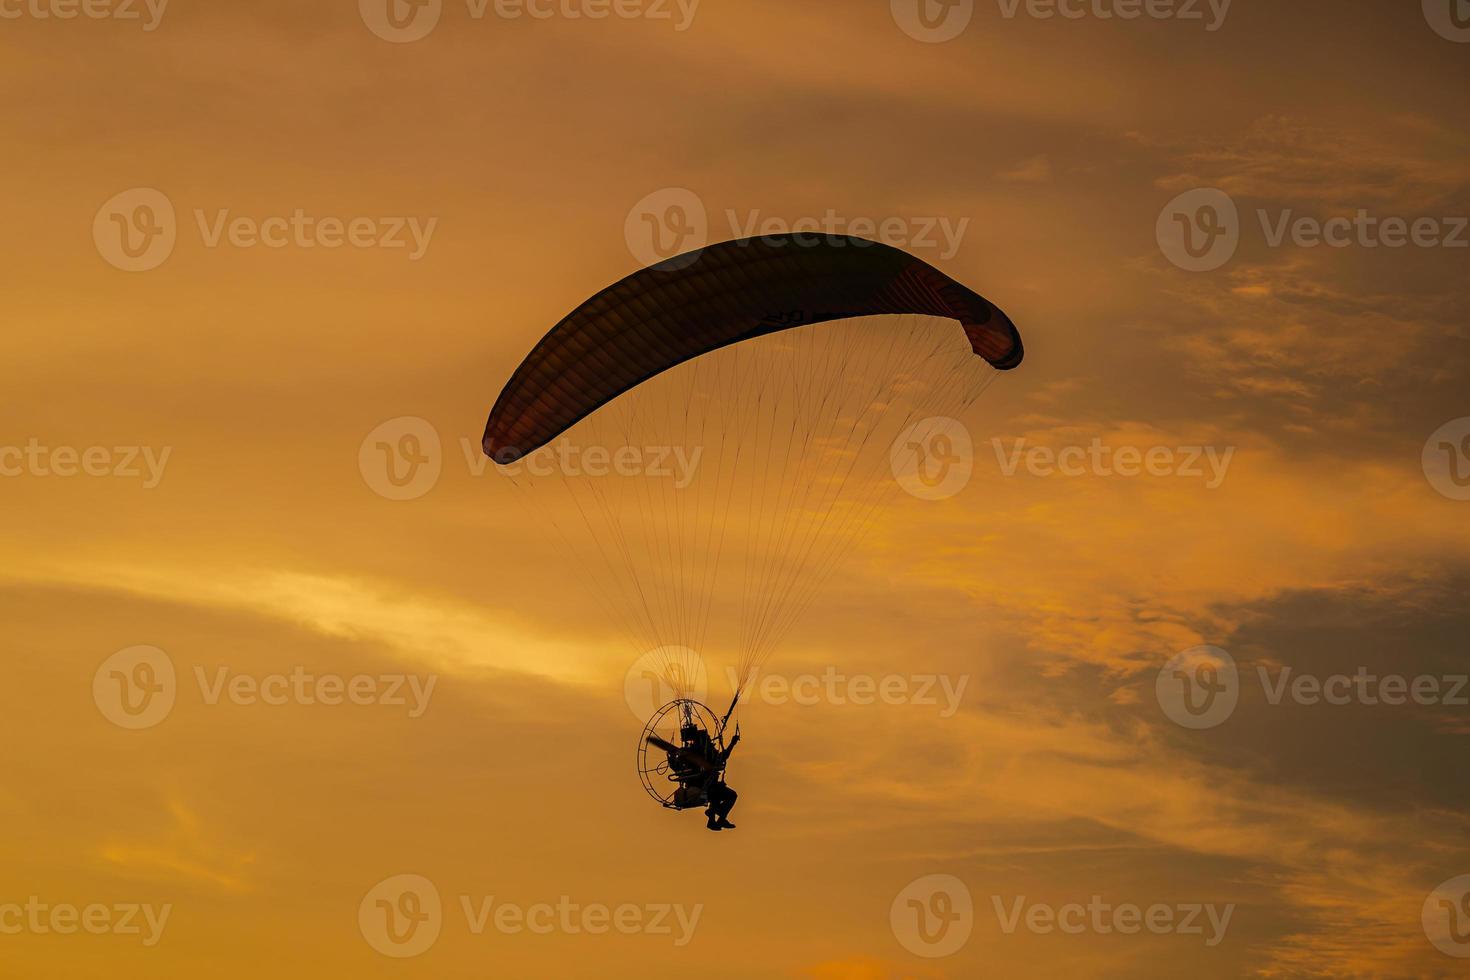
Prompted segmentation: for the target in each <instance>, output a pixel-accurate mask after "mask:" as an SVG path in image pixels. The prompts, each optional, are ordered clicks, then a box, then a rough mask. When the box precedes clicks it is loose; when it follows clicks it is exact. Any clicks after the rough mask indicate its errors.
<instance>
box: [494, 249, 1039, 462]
mask: <svg viewBox="0 0 1470 980" xmlns="http://www.w3.org/2000/svg"><path fill="white" fill-rule="evenodd" d="M885 314H920V315H926V316H938V317H946V318H949V319H953V320H958V321H959V323H960V325H961V326H962V327H963V328H964V331H965V335H966V337H967V338H968V339H969V342H970V346H971V349H972V350H973V351H974V352H975V354H976V355H978V356H980V357H983V358H984V359H985V360H986V361H988V362H989V363H990V364H991V365H992V366H993V367H995V368H996V369H998V370H1002V371H1008V370H1010V369H1011V368H1014V367H1016V366H1017V365H1019V364H1020V363H1021V360H1022V357H1023V356H1024V350H1023V348H1022V345H1021V335H1020V334H1019V333H1018V332H1017V330H1016V327H1015V325H1014V324H1012V323H1011V321H1010V319H1009V318H1008V317H1007V316H1006V315H1005V314H1004V313H1002V312H1001V311H1000V310H999V309H998V308H997V307H996V306H995V305H993V304H992V303H991V302H990V301H989V300H986V299H985V298H984V297H982V296H980V295H979V294H978V293H975V292H973V291H972V290H970V289H968V288H967V287H965V286H962V285H960V284H959V283H958V282H955V281H954V280H953V279H951V278H949V276H946V275H945V274H944V273H942V272H940V271H939V270H938V269H936V268H934V267H933V266H931V265H929V264H928V263H926V262H923V261H921V260H920V259H918V258H915V257H914V256H912V255H909V254H908V253H907V252H904V251H902V250H900V249H896V248H893V247H892V246H889V245H884V244H882V243H880V242H874V241H869V240H867V239H863V238H851V237H846V236H835V235H802V234H796V235H774V236H764V237H761V238H748V239H741V240H739V241H732V242H724V243H723V244H720V245H712V246H710V247H708V248H705V249H701V250H699V251H698V252H694V253H689V254H688V255H683V256H679V257H677V258H674V259H669V260H668V261H666V262H662V263H660V264H658V265H654V266H650V267H648V268H646V269H643V270H641V271H639V272H636V273H634V274H633V275H631V276H629V277H628V278H626V279H624V280H622V281H621V282H619V283H616V284H615V285H612V286H609V287H608V288H607V289H604V290H603V291H602V292H600V293H598V294H597V295H596V296H593V297H592V298H591V299H589V300H587V301H586V302H585V303H583V304H582V305H581V306H579V307H577V309H575V310H573V311H572V312H571V313H570V314H568V315H567V316H566V318H564V319H563V320H562V321H561V322H560V323H558V324H557V325H556V326H555V327H553V328H552V330H551V331H550V332H549V333H548V334H547V335H546V336H545V337H543V338H542V339H541V341H540V343H538V344H537V345H536V347H535V349H534V350H532V351H531V353H530V355H529V356H527V358H526V359H525V361H524V362H522V364H521V366H520V367H519V368H517V369H516V372H515V374H514V375H513V376H512V377H511V379H510V383H509V384H507V385H506V386H505V389H504V390H503V391H502V392H501V393H500V397H499V399H497V400H496V402H495V407H494V408H493V409H492V410H491V412H490V419H489V422H488V423H487V424H486V426H485V437H484V440H483V445H484V450H485V453H486V455H488V456H489V457H490V458H491V459H492V460H494V461H495V462H496V463H499V464H501V465H509V464H511V463H514V462H516V461H517V460H519V459H520V458H521V457H522V456H525V455H526V454H527V453H530V452H534V451H535V450H537V449H539V448H540V447H542V446H544V445H546V443H548V442H550V441H551V440H552V439H555V438H556V437H557V436H559V435H561V434H562V433H563V432H565V431H566V430H567V429H568V428H570V427H571V426H573V425H575V424H576V423H577V422H578V421H579V420H581V419H583V418H585V417H586V416H587V415H589V414H591V413H592V412H595V411H596V410H597V409H598V408H600V407H601V406H603V405H605V404H607V403H608V402H609V401H612V400H613V399H614V398H617V397H618V396H619V395H621V394H622V393H624V392H626V391H628V390H629V389H631V388H634V387H636V386H638V385H640V384H642V383H643V382H644V381H647V380H648V379H649V378H652V377H654V376H656V375H658V374H661V373H663V372H664V371H667V370H668V369H670V368H672V367H674V366H675V365H678V364H682V363H684V362H685V361H688V360H690V359H692V358H695V357H699V356H700V355H702V354H707V353H709V352H711V351H714V350H718V349H719V348H721V347H726V346H729V345H730V344H736V343H739V342H741V341H745V340H750V339H752V338H755V337H761V336H765V335H768V334H772V333H777V332H780V331H783V330H792V329H795V328H798V327H803V326H807V325H810V324H815V323H823V322H826V321H830V320H842V319H850V318H853V317H864V316H877V315H885Z"/></svg>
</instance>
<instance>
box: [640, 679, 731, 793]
mask: <svg viewBox="0 0 1470 980" xmlns="http://www.w3.org/2000/svg"><path fill="white" fill-rule="evenodd" d="M676 709H677V710H678V712H679V713H678V715H677V718H676V720H677V724H676V725H675V727H674V730H673V731H672V735H673V737H672V738H669V737H668V735H669V734H670V733H667V732H661V731H660V730H659V724H660V723H661V722H663V721H664V719H665V718H667V717H668V716H669V714H670V712H673V711H675V710H676ZM691 721H693V722H695V723H696V724H698V725H699V726H700V727H701V728H703V729H704V730H705V731H706V732H708V733H709V736H710V739H711V741H713V743H714V745H715V747H716V748H718V749H719V750H720V751H721V752H723V751H724V750H725V731H724V728H723V727H722V726H721V725H720V718H719V716H718V715H716V714H715V713H714V711H713V710H711V709H710V707H709V706H708V705H706V704H704V703H703V702H700V701H695V700H694V699H693V698H675V699H674V700H673V701H670V702H669V703H668V704H666V705H664V706H663V707H662V708H659V709H658V710H657V711H655V712H654V713H653V717H652V718H650V719H649V720H648V724H646V725H644V726H643V732H642V733H641V734H640V735H639V736H638V779H639V780H640V781H641V782H642V783H643V789H644V790H645V791H647V793H648V795H649V796H651V797H653V799H654V801H655V802H657V803H658V804H659V806H662V807H663V808H665V809H667V810H691V809H696V808H697V807H698V806H704V804H703V803H700V804H697V805H696V804H687V805H683V806H681V805H679V804H678V803H676V802H674V794H675V792H676V791H677V790H678V788H679V785H680V784H679V781H678V780H677V779H675V778H674V776H673V775H672V774H671V772H670V768H669V762H668V759H667V758H666V757H665V755H664V753H663V751H662V750H660V749H657V748H654V747H653V746H650V745H649V743H648V737H649V736H650V735H658V736H659V737H660V738H664V739H666V740H667V741H670V742H673V743H675V744H678V742H679V729H681V728H682V727H683V726H684V725H685V724H688V723H689V722H691ZM650 748H654V752H653V754H652V756H650V754H649V749H650Z"/></svg>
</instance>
